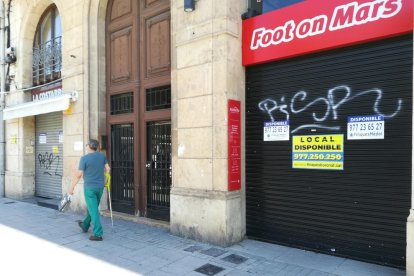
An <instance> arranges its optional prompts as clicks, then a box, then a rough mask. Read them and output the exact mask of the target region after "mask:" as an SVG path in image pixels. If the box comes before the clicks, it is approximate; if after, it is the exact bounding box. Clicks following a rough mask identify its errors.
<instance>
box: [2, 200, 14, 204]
mask: <svg viewBox="0 0 414 276" xmlns="http://www.w3.org/2000/svg"><path fill="white" fill-rule="evenodd" d="M13 203H16V202H15V201H8V202H4V204H13Z"/></svg>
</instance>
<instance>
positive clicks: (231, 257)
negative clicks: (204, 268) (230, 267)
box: [222, 254, 248, 264]
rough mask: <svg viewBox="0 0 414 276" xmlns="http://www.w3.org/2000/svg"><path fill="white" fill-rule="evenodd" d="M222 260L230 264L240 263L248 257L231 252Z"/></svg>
mask: <svg viewBox="0 0 414 276" xmlns="http://www.w3.org/2000/svg"><path fill="white" fill-rule="evenodd" d="M222 260H223V261H226V262H229V263H232V264H241V263H244V262H245V261H247V260H248V258H246V257H243V256H240V255H236V254H231V255H228V256H227V257H224V258H223V259H222Z"/></svg>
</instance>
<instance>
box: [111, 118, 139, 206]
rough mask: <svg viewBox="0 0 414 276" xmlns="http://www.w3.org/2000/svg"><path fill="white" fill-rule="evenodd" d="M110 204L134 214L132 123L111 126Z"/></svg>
mask: <svg viewBox="0 0 414 276" xmlns="http://www.w3.org/2000/svg"><path fill="white" fill-rule="evenodd" d="M111 166H112V168H111V171H112V178H111V180H112V185H111V192H112V194H111V196H112V205H113V208H114V210H115V211H120V212H124V213H130V214H134V212H135V208H134V129H133V125H132V124H122V125H112V126H111Z"/></svg>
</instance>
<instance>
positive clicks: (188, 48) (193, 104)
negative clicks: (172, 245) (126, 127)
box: [170, 0, 246, 245]
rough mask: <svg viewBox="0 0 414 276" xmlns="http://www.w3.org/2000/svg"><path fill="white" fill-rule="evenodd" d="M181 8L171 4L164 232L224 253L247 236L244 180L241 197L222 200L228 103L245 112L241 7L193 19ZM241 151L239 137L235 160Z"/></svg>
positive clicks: (228, 3) (201, 6) (220, 7)
mask: <svg viewBox="0 0 414 276" xmlns="http://www.w3.org/2000/svg"><path fill="white" fill-rule="evenodd" d="M183 2H184V1H183V0H172V1H171V25H172V38H171V40H172V66H171V67H172V68H171V70H172V142H173V148H172V150H173V187H172V190H171V226H170V228H171V231H172V232H173V233H174V234H178V235H181V236H185V237H189V238H192V239H197V240H201V241H205V242H209V243H213V244H218V245H229V244H232V243H235V242H238V241H240V240H241V239H243V237H244V235H245V232H246V230H245V228H246V226H245V225H246V223H245V196H244V194H245V192H244V173H243V177H242V189H241V190H238V191H234V192H229V191H228V185H227V162H228V159H227V137H228V136H227V101H228V99H234V100H239V101H241V106H242V107H243V106H244V93H245V91H244V90H245V85H244V80H245V74H244V68H243V67H242V65H241V19H240V16H241V14H242V13H243V12H244V11H245V9H246V6H245V3H241V2H244V1H240V0H208V1H207V0H200V1H196V9H195V11H193V12H189V13H186V12H184V8H183ZM242 109H243V108H242ZM242 114H244V111H242ZM242 117H243V118H242V123H241V125H242V128H243V126H244V116H243V115H242ZM243 133H244V131H243ZM243 149H244V136H243V137H242V155H243V154H244V153H243V152H244V151H243ZM243 167H244V157H242V168H243Z"/></svg>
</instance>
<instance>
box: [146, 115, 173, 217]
mask: <svg viewBox="0 0 414 276" xmlns="http://www.w3.org/2000/svg"><path fill="white" fill-rule="evenodd" d="M147 135H148V136H147V158H148V162H147V172H148V173H147V216H148V217H150V218H155V219H163V220H169V218H170V189H171V177H172V175H171V174H172V171H171V122H170V121H162V122H150V123H147Z"/></svg>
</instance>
